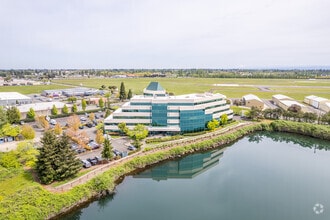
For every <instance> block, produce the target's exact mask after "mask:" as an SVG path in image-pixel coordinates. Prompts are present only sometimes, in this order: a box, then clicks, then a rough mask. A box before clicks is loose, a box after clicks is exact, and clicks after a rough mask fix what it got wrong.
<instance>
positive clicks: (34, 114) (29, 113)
mask: <svg viewBox="0 0 330 220" xmlns="http://www.w3.org/2000/svg"><path fill="white" fill-rule="evenodd" d="M26 117H27V118H30V119H34V118H35V117H36V113H35V111H34V109H33V108H30V109H29V111H28V112H27V113H26Z"/></svg>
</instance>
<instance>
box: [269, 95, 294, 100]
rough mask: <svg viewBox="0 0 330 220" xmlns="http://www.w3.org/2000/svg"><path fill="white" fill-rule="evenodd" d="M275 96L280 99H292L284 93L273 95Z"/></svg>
mask: <svg viewBox="0 0 330 220" xmlns="http://www.w3.org/2000/svg"><path fill="white" fill-rule="evenodd" d="M273 98H275V99H278V100H283V99H289V100H291V99H292V98H290V97H289V96H286V95H282V94H276V95H273Z"/></svg>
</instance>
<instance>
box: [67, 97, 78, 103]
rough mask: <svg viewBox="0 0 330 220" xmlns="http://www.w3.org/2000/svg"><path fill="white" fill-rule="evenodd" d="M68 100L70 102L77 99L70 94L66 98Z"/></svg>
mask: <svg viewBox="0 0 330 220" xmlns="http://www.w3.org/2000/svg"><path fill="white" fill-rule="evenodd" d="M68 101H69V102H71V103H74V102H76V101H77V97H74V96H70V97H69V98H68Z"/></svg>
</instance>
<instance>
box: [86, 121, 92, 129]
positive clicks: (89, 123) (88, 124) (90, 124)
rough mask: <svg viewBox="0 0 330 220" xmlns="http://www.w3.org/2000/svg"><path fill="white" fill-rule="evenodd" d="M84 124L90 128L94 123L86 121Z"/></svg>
mask: <svg viewBox="0 0 330 220" xmlns="http://www.w3.org/2000/svg"><path fill="white" fill-rule="evenodd" d="M86 126H87V127H89V128H91V127H93V126H94V125H93V123H91V122H88V123H87V124H86Z"/></svg>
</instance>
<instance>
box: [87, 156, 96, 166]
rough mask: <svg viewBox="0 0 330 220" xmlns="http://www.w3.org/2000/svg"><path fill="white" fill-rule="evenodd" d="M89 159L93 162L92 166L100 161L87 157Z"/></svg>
mask: <svg viewBox="0 0 330 220" xmlns="http://www.w3.org/2000/svg"><path fill="white" fill-rule="evenodd" d="M87 161H88V162H90V163H91V164H92V166H95V165H96V164H97V163H98V162H97V160H96V159H95V158H87Z"/></svg>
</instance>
